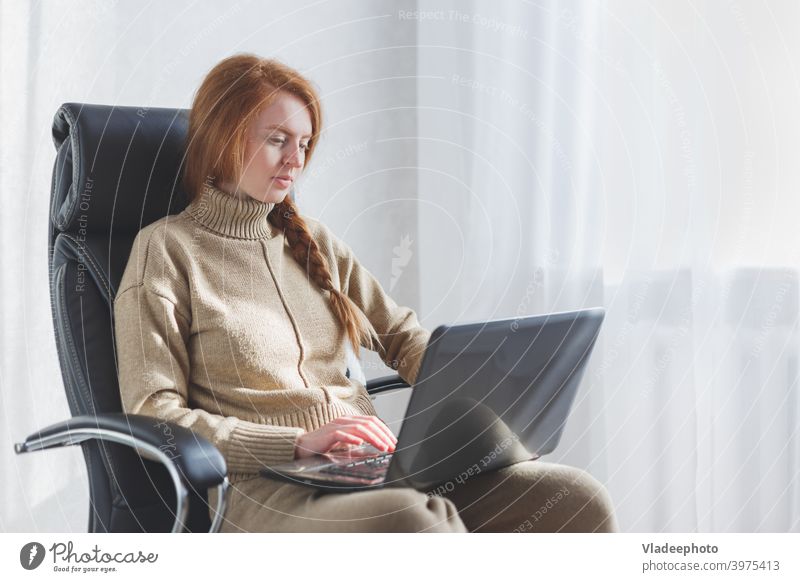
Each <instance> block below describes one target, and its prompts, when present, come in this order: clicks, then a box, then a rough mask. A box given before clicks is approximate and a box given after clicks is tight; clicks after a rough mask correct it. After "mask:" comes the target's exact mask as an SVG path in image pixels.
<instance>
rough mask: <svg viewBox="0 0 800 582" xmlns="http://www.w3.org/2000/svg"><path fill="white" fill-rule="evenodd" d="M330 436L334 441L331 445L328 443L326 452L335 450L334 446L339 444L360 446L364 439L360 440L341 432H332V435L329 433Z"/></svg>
mask: <svg viewBox="0 0 800 582" xmlns="http://www.w3.org/2000/svg"><path fill="white" fill-rule="evenodd" d="M331 436H332V438H334V439H335V440H334V442H333V443H330V444H329V445H328V448H327V449H326V450H328V451H330V450H331V449H334V448H336V445H337V444H339V443H342V444H348V445H360V444H362V443H363V442H364V439H362V438H361V437H359V436H356V435H354V434H349V433H347V432H345V431H343V430H337V431H334V432H333V433H331Z"/></svg>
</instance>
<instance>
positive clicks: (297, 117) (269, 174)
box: [220, 91, 312, 203]
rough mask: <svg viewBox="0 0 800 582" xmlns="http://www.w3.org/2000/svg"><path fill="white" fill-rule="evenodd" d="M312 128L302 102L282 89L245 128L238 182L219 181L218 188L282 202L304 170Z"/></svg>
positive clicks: (255, 197)
mask: <svg viewBox="0 0 800 582" xmlns="http://www.w3.org/2000/svg"><path fill="white" fill-rule="evenodd" d="M311 131H312V129H311V115H310V114H309V112H308V109H307V108H306V104H305V102H304V101H303V100H302V99H300V98H299V97H296V96H295V95H292V94H291V93H287V92H285V91H281V92H280V93H278V96H277V97H276V98H275V99H274V100H273V102H272V103H270V104H269V105H268V106H266V107H265V108H264V109H262V110H261V112H260V113H259V114H258V116H257V117H256V119H255V120H254V121H253V123H252V124H251V125H250V127H249V128H248V138H247V144H246V146H245V153H244V171H243V173H242V176H241V178H240V180H239V182H238V183H237V184H234V183H232V182H231V183H222V184H220V187H221V188H222V189H223V190H226V191H227V192H229V193H231V194H235V193H238V192H241V193H242V194H246V195H247V196H250V197H251V198H254V199H255V200H258V201H259V202H275V203H278V202H281V201H283V199H284V197H285V196H286V195H287V194H288V193H289V190H290V189H291V187H292V184H293V182H294V180H296V179H297V178H298V177H299V175H300V172H301V170H302V169H303V165H304V164H305V159H306V150H307V149H308V142H309V139H311Z"/></svg>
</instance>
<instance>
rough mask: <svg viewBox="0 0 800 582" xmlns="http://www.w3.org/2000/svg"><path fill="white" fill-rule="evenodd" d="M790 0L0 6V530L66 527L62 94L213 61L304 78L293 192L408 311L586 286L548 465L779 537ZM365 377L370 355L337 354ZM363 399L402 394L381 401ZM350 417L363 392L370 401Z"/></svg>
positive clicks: (696, 527)
mask: <svg viewBox="0 0 800 582" xmlns="http://www.w3.org/2000/svg"><path fill="white" fill-rule="evenodd" d="M798 13H800V7H799V6H797V5H796V3H794V2H791V1H790V0H785V1H780V2H769V3H766V2H764V3H760V4H750V3H729V2H722V1H693V2H667V1H666V0H664V1H659V2H649V3H646V2H639V1H634V0H608V1H605V2H589V1H572V2H555V1H550V0H540V1H536V2H532V1H524V0H520V1H506V2H497V3H491V4H490V3H486V2H478V1H475V0H472V1H460V2H456V1H455V0H453V1H450V2H446V1H442V0H417V1H416V2H415V1H412V0H409V1H408V2H400V3H398V2H388V1H386V2H369V3H364V2H358V1H355V0H351V1H349V2H337V3H332V2H323V1H316V2H312V1H306V2H294V3H292V5H291V6H288V5H286V6H284V5H279V4H277V3H268V4H266V3H257V2H248V1H246V0H241V1H239V2H228V1H224V2H222V1H221V2H216V1H213V2H212V1H202V2H190V1H188V0H187V1H184V2H172V3H169V4H166V5H159V6H158V8H157V12H156V7H155V5H154V4H150V3H146V2H141V3H136V4H133V3H108V4H106V3H98V2H93V1H89V0H81V1H71V2H58V3H56V2H52V3H49V2H48V3H27V2H23V1H21V0H20V1H11V2H9V1H8V0H0V33H1V38H2V45H0V64H1V65H2V77H1V79H2V81H1V82H2V87H0V91H1V93H0V96H1V97H2V101H1V106H0V127H2V129H3V131H2V132H0V156H1V157H0V163H1V164H2V172H0V186H1V187H2V192H3V197H4V200H3V213H0V221H2V224H1V225H0V236H2V249H3V250H2V252H0V289H1V290H2V291H1V292H2V295H1V296H0V297H1V298H0V318H1V320H2V322H3V325H2V327H1V328H0V399H1V400H0V407H1V409H2V416H0V435H2V442H1V443H0V472H2V475H3V487H2V493H0V496H1V497H0V530H2V531H83V530H85V527H86V518H87V512H88V506H87V502H88V500H87V493H88V483H87V481H86V475H85V468H84V466H83V460H82V458H81V455H80V451H79V450H77V449H75V450H61V451H51V452H41V453H36V454H33V455H25V456H21V457H19V456H15V455H14V454H13V451H12V448H11V447H12V443H13V442H14V441H17V440H21V439H22V438H23V437H24V436H25V435H26V434H28V433H30V432H32V431H34V430H35V429H37V428H39V427H41V426H44V425H46V424H48V423H50V422H55V421H58V420H62V419H63V418H65V417H66V416H68V409H67V405H66V399H65V397H64V392H63V389H62V385H61V378H60V372H59V369H58V362H57V357H56V352H55V344H54V341H53V334H52V324H51V319H50V312H49V297H48V282H47V263H46V238H47V212H48V208H47V204H48V197H49V182H50V174H51V168H52V160H53V155H54V150H53V147H52V142H51V141H50V137H49V128H50V123H51V119H52V115H53V113H54V112H55V110H56V108H57V107H58V105H59V104H60V103H62V102H64V101H79V102H80V101H84V102H94V103H117V104H124V105H139V106H158V105H160V106H172V107H187V106H189V104H190V103H191V96H192V93H193V91H194V90H195V88H196V87H197V85H198V84H199V82H200V80H201V78H202V75H203V74H204V73H205V71H207V70H208V68H210V67H211V66H212V65H213V64H214V63H215V62H217V61H218V60H219V59H221V58H223V57H224V56H227V55H229V54H231V53H233V52H237V51H242V50H248V51H253V52H257V53H260V54H264V55H275V56H278V57H280V58H282V59H284V60H285V61H286V62H287V63H289V64H291V65H293V66H295V67H297V68H299V69H300V70H301V71H304V72H305V73H307V74H308V75H309V76H310V77H311V78H312V79H313V80H315V81H316V82H317V84H318V86H319V87H320V90H321V93H322V94H323V100H324V102H325V105H326V113H327V130H326V136H325V139H324V140H323V145H322V149H321V150H320V151H319V152H318V155H317V157H316V159H315V160H314V161H313V162H312V164H311V166H310V167H309V168H308V171H307V175H306V176H305V178H304V179H303V181H302V182H301V183H300V185H299V188H300V204H301V207H302V208H303V209H304V211H305V212H306V213H308V214H309V215H312V216H315V217H318V218H320V219H321V220H323V221H325V222H326V223H327V224H329V225H330V226H331V228H332V229H333V230H334V232H336V233H337V234H339V235H340V236H341V237H342V238H344V239H345V240H346V241H347V242H348V243H349V244H350V245H351V246H352V247H353V248H354V250H355V252H356V254H357V255H358V256H359V258H360V259H361V260H362V262H364V263H365V264H366V265H367V266H368V268H370V270H371V271H373V273H375V274H376V276H377V277H378V279H379V280H380V281H381V282H382V283H383V284H384V286H385V287H386V288H387V289H390V290H391V294H392V295H393V296H394V297H395V298H396V299H397V301H398V302H400V303H404V304H407V305H411V306H413V307H414V308H416V309H417V312H418V314H419V315H420V318H421V321H422V323H423V325H425V326H426V327H428V328H429V329H433V328H434V327H435V326H436V325H438V324H440V323H445V322H447V323H452V322H455V321H472V320H477V319H481V318H490V317H511V316H516V315H521V314H528V313H540V312H546V311H553V310H563V309H572V308H578V307H583V306H594V305H603V306H605V307H606V309H607V317H606V321H605V323H604V328H603V329H604V331H603V334H602V336H601V340H600V342H599V343H598V345H597V347H596V351H595V354H594V357H593V359H592V364H591V368H590V369H589V371H588V372H587V374H586V377H585V381H584V383H583V385H582V388H581V391H580V393H579V396H578V399H577V401H576V407H575V410H574V412H573V414H572V416H571V418H570V421H569V424H568V426H567V430H566V432H565V434H564V437H563V439H562V442H561V444H560V446H559V448H558V449H557V451H556V452H555V453H554V454H553V455H551V456H550V457H551V459H550V460H553V461H558V462H564V463H569V464H573V465H576V466H579V467H582V468H585V469H587V470H589V471H590V472H591V473H592V474H594V475H595V476H596V477H598V478H599V479H600V480H601V481H603V482H604V483H606V484H607V486H608V488H609V490H610V491H611V494H612V497H613V498H614V501H615V504H616V507H617V512H618V516H619V520H620V524H621V526H622V528H623V529H624V530H626V531H721V532H725V531H800V479H799V478H798V470H799V469H800V435H798V431H797V427H798V426H799V425H800V392H799V391H800V388H798V385H797V376H798V364H797V354H798V348H800V345H798V342H799V341H800V338H798V333H797V322H798V310H800V299H798V294H799V292H798V285H799V282H798V272H797V264H798V254H800V253H798V251H799V250H800V245H798V243H797V241H796V240H795V236H794V232H795V231H796V228H795V227H794V221H795V219H796V217H797V216H798V215H800V212H798V211H800V200H798V198H797V196H796V192H797V191H798V185H799V184H800V164H797V162H796V156H797V153H798V147H797V143H798V140H797V136H798V135H800V116H799V115H798V113H797V108H796V103H798V101H799V99H798V98H799V97H800V79H799V78H798V57H799V56H800V40H798V39H797V37H796V35H794V34H792V33H793V25H794V24H795V23H796V22H798V16H799V15H800V14H798ZM362 356H363V367H364V372H365V373H366V376H367V377H375V376H381V375H384V374H386V373H388V370H387V369H385V368H384V367H383V366H382V365H381V364H380V363H379V362H378V361H377V359H376V358H375V357H374V356H373V355H372V354H362ZM388 401H389V402H390V403H391V404H390V405H389V406H387V405H386V404H385V403H384V404H383V405H382V406H383V407H384V410H386V414H387V415H388V416H391V417H393V418H394V419H396V418H397V417H399V416H401V413H402V404H403V399H402V396H393V397H391V398H389V399H388ZM379 410H382V409H381V408H380V407H379Z"/></svg>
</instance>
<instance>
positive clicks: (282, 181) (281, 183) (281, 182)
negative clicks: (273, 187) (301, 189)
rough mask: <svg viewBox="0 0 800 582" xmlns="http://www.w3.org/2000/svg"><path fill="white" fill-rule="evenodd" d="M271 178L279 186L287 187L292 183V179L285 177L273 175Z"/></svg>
mask: <svg viewBox="0 0 800 582" xmlns="http://www.w3.org/2000/svg"><path fill="white" fill-rule="evenodd" d="M273 180H274V181H275V183H276V184H278V186H280V187H281V188H288V187H289V186H291V185H292V180H289V179H286V178H278V177H277V176H275V177H274V178H273Z"/></svg>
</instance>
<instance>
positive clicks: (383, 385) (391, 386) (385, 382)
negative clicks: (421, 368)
mask: <svg viewBox="0 0 800 582" xmlns="http://www.w3.org/2000/svg"><path fill="white" fill-rule="evenodd" d="M401 388H411V386H410V385H409V384H408V383H407V382H406V381H405V380H403V379H402V378H401V377H400V376H398V375H397V374H394V375H392V376H382V377H380V378H374V379H373V380H370V381H369V382H367V393H368V394H370V395H373V396H374V395H376V394H380V393H382V392H389V391H390V390H399V389H401Z"/></svg>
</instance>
